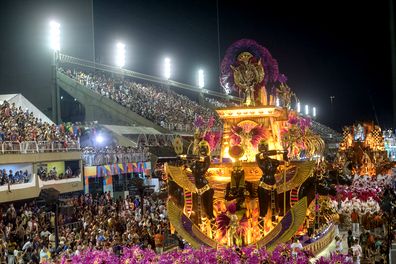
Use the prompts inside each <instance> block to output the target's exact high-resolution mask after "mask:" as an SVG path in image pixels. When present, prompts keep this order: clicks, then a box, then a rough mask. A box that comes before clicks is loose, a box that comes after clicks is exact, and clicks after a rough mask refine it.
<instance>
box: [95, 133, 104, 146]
mask: <svg viewBox="0 0 396 264" xmlns="http://www.w3.org/2000/svg"><path fill="white" fill-rule="evenodd" d="M95 140H96V142H97V143H99V144H100V143H103V141H104V138H103V136H102V135H97V136H96V138H95Z"/></svg>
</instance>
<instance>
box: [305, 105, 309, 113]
mask: <svg viewBox="0 0 396 264" xmlns="http://www.w3.org/2000/svg"><path fill="white" fill-rule="evenodd" d="M305 115H309V106H308V105H305Z"/></svg>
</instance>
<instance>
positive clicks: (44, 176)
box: [37, 166, 80, 181]
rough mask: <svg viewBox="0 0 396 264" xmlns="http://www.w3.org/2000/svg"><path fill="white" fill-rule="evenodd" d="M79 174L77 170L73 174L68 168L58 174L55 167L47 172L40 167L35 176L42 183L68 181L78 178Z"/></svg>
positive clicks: (45, 168) (44, 168)
mask: <svg viewBox="0 0 396 264" xmlns="http://www.w3.org/2000/svg"><path fill="white" fill-rule="evenodd" d="M79 174H80V171H79V170H78V169H77V170H75V171H74V172H73V171H72V169H71V168H70V167H67V168H66V170H65V172H60V173H58V172H57V171H56V167H53V168H51V169H50V170H49V171H48V169H47V167H45V166H44V167H43V166H40V167H39V168H38V169H37V175H38V176H39V177H40V179H41V180H42V181H49V180H63V179H70V178H75V177H78V176H79Z"/></svg>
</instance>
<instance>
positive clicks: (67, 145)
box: [0, 140, 80, 154]
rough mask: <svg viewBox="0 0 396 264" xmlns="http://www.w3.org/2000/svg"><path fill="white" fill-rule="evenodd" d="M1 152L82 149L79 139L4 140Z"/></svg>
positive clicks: (0, 143) (23, 152) (0, 144)
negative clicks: (63, 140)
mask: <svg viewBox="0 0 396 264" xmlns="http://www.w3.org/2000/svg"><path fill="white" fill-rule="evenodd" d="M0 147H1V152H0V153H1V154H29V153H43V152H63V151H76V150H80V142H79V141H78V140H77V141H66V142H61V141H23V142H18V141H4V142H0Z"/></svg>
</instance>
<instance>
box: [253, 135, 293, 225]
mask: <svg viewBox="0 0 396 264" xmlns="http://www.w3.org/2000/svg"><path fill="white" fill-rule="evenodd" d="M258 150H259V153H258V154H257V155H256V162H257V164H258V166H259V167H260V169H261V171H262V172H263V175H262V177H261V179H260V184H259V187H258V196H259V206H260V216H261V217H264V216H266V215H267V214H268V213H271V214H272V221H274V220H275V215H276V213H277V212H278V210H279V208H278V203H277V193H276V180H275V173H276V171H277V169H278V166H279V165H280V164H282V163H284V161H287V151H284V150H268V143H267V141H265V140H261V141H260V143H259V145H258ZM277 154H283V159H284V161H280V160H277V159H272V158H270V156H274V155H277Z"/></svg>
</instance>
